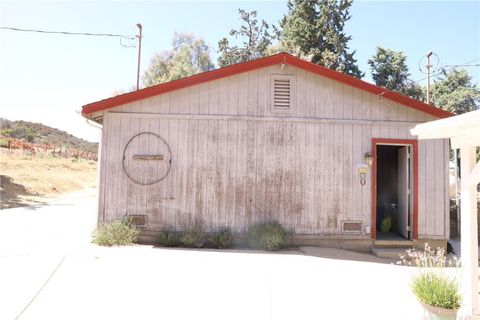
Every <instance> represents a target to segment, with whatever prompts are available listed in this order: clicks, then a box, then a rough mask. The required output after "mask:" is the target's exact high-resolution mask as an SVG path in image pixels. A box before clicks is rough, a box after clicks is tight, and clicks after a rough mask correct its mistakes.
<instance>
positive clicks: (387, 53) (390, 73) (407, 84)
mask: <svg viewBox="0 0 480 320" xmlns="http://www.w3.org/2000/svg"><path fill="white" fill-rule="evenodd" d="M406 61H407V56H405V54H404V53H403V52H402V51H394V50H391V49H385V48H381V47H377V51H376V52H375V54H374V55H373V56H372V57H371V58H370V59H369V60H368V64H369V65H370V70H371V72H372V78H373V81H375V84H376V85H377V86H380V87H384V88H387V89H389V90H393V91H398V92H400V93H403V94H405V95H407V96H409V97H411V98H414V99H417V100H424V98H425V95H424V93H423V90H422V88H421V87H420V86H419V85H416V84H415V83H413V81H412V80H410V73H409V72H408V66H407V63H406Z"/></svg>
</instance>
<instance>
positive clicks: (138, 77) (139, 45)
mask: <svg viewBox="0 0 480 320" xmlns="http://www.w3.org/2000/svg"><path fill="white" fill-rule="evenodd" d="M137 28H138V35H137V38H138V64H137V90H138V89H140V56H141V53H142V25H141V24H140V23H137Z"/></svg>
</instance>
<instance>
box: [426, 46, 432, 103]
mask: <svg viewBox="0 0 480 320" xmlns="http://www.w3.org/2000/svg"><path fill="white" fill-rule="evenodd" d="M432 54H433V52H431V51H430V52H429V53H427V104H430V67H431V65H430V57H431V56H432Z"/></svg>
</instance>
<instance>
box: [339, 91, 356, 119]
mask: <svg viewBox="0 0 480 320" xmlns="http://www.w3.org/2000/svg"><path fill="white" fill-rule="evenodd" d="M342 87H343V90H342V91H341V94H342V95H343V97H342V98H343V119H353V105H352V104H353V88H352V87H350V86H347V85H343V86H342Z"/></svg>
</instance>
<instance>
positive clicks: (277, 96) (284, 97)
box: [273, 79, 290, 110]
mask: <svg viewBox="0 0 480 320" xmlns="http://www.w3.org/2000/svg"><path fill="white" fill-rule="evenodd" d="M273 107H274V108H275V109H282V110H288V109H290V79H274V80H273Z"/></svg>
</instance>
